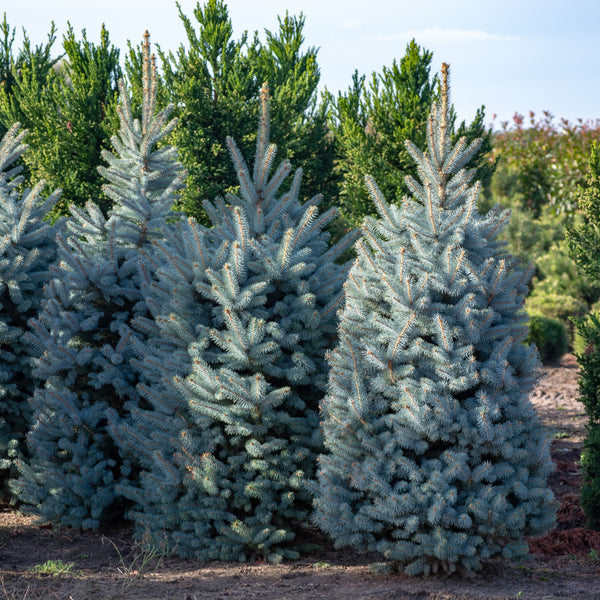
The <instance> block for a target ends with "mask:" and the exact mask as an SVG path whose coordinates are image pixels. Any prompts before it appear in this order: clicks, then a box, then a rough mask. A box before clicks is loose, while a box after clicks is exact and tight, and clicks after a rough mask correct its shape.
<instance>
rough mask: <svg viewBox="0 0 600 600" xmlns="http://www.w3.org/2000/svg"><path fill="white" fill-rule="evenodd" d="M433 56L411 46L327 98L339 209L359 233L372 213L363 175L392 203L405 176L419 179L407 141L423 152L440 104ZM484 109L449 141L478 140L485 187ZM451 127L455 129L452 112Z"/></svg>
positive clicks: (487, 137)
mask: <svg viewBox="0 0 600 600" xmlns="http://www.w3.org/2000/svg"><path fill="white" fill-rule="evenodd" d="M432 58H433V53H432V52H431V51H429V50H426V49H425V48H421V46H419V45H418V44H417V43H416V42H415V40H411V41H410V42H409V43H408V44H407V46H406V52H405V54H404V56H402V58H401V59H400V60H399V61H396V60H394V61H393V63H392V65H391V66H390V67H386V66H384V67H383V70H382V72H381V73H375V72H374V73H372V75H371V78H370V80H369V81H366V78H365V76H364V75H362V76H359V74H358V71H356V72H355V73H354V75H353V78H352V84H351V85H350V87H349V88H348V90H347V91H346V92H345V93H339V94H338V97H337V98H336V99H335V98H334V97H333V95H332V94H330V93H328V94H327V97H328V102H329V105H330V107H331V108H330V127H331V129H332V132H333V135H334V145H335V154H336V163H337V175H338V177H339V179H340V206H341V210H342V214H343V216H344V217H345V219H346V220H347V221H348V222H349V223H351V224H352V225H354V226H358V227H360V226H361V224H362V221H363V218H364V217H365V216H367V215H371V216H375V215H376V210H375V206H374V205H373V202H372V201H371V198H370V196H369V192H368V190H367V188H366V186H365V185H364V178H365V176H366V175H367V174H370V175H371V176H373V177H374V178H375V179H376V180H377V182H378V185H379V187H380V189H381V190H382V192H383V194H384V195H385V197H386V198H390V199H391V202H395V201H396V199H400V198H402V196H404V194H406V193H407V191H408V188H407V187H406V185H405V177H406V175H412V176H413V177H416V176H417V170H416V166H415V164H414V162H413V161H412V159H411V156H410V154H409V152H408V150H407V149H406V148H405V142H406V140H410V141H411V142H412V143H413V144H415V145H416V146H417V147H418V148H420V149H423V148H424V147H425V146H426V143H427V140H426V138H427V117H428V115H429V111H430V109H431V105H432V103H433V102H434V101H435V100H437V99H438V95H439V89H438V88H439V80H438V75H437V74H433V75H432V74H431V61H432ZM483 119H484V109H483V107H481V109H479V110H478V111H477V113H476V115H475V118H474V119H473V121H472V122H471V123H470V124H469V125H467V124H466V123H465V122H464V121H463V122H462V123H461V124H460V125H459V126H458V128H457V131H456V133H453V140H454V141H457V140H458V139H459V138H460V137H463V136H464V137H466V138H467V140H468V141H472V140H474V139H476V138H482V140H483V141H482V143H481V145H480V147H479V150H478V152H477V154H476V156H474V157H473V163H472V165H473V167H474V168H477V170H478V179H480V180H482V182H484V183H485V182H487V181H488V180H489V178H490V177H491V175H492V173H493V171H494V163H492V162H490V160H489V153H490V151H491V132H490V131H486V130H485V125H484V122H483ZM450 121H451V124H452V127H453V126H454V121H455V118H454V112H453V111H451V117H450Z"/></svg>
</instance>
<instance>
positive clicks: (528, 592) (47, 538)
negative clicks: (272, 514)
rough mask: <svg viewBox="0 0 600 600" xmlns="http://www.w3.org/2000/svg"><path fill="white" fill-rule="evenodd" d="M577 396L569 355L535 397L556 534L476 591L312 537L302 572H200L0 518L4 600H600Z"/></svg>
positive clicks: (597, 544) (111, 539) (476, 585)
mask: <svg viewBox="0 0 600 600" xmlns="http://www.w3.org/2000/svg"><path fill="white" fill-rule="evenodd" d="M577 396H578V388H577V364H576V362H575V360H574V359H573V357H572V356H570V355H567V356H565V357H563V359H562V360H561V361H560V362H558V363H557V364H554V365H550V366H548V367H545V368H544V374H543V377H542V378H541V380H540V382H539V385H538V386H537V388H536V389H535V391H534V393H533V394H532V401H533V403H534V404H535V406H536V407H537V409H538V411H539V414H540V416H541V418H542V419H543V421H544V423H545V424H546V425H547V426H548V427H549V428H551V429H552V431H553V433H554V435H555V440H554V442H553V446H552V455H553V458H554V460H555V462H556V465H557V469H556V471H555V473H554V474H553V475H552V477H551V479H550V486H551V487H552V489H553V491H554V493H555V495H556V497H557V498H558V500H559V501H560V502H561V508H560V510H559V514H558V523H557V528H556V529H554V530H553V531H551V532H550V533H548V534H547V535H546V536H544V537H543V538H537V539H531V540H529V543H530V549H531V551H532V554H531V560H529V561H527V562H522V563H510V562H506V561H502V560H497V561H491V562H490V563H489V564H487V565H486V566H485V568H484V569H483V570H482V571H481V572H479V573H478V574H477V576H476V577H474V578H473V579H464V578H462V577H460V576H457V575H453V576H434V577H428V578H411V577H407V576H405V575H402V574H393V575H381V574H377V573H375V572H373V571H372V570H371V567H370V565H371V564H372V563H373V562H374V561H376V560H377V557H375V556H366V555H359V554H355V553H353V552H351V551H348V550H335V549H333V547H332V545H331V544H330V542H329V541H328V540H327V539H326V538H324V537H323V536H321V535H319V533H318V532H317V531H309V532H307V533H306V534H305V535H307V536H308V538H309V539H310V541H313V542H316V543H319V544H321V545H322V548H323V549H322V550H321V551H319V552H317V553H315V554H312V555H311V556H309V557H306V558H303V559H301V560H298V561H293V562H288V563H285V564H282V565H269V564H258V563H253V564H238V563H222V562H211V563H199V562H197V561H192V560H189V561H187V560H181V559H177V558H172V557H161V556H155V557H150V556H148V555H144V553H143V551H142V550H141V548H140V546H139V545H137V544H136V543H134V541H133V538H132V531H131V529H130V528H129V527H127V526H120V527H118V528H115V529H113V530H110V531H104V532H102V533H90V532H82V531H78V530H74V529H63V528H56V529H53V528H47V527H40V526H37V525H35V523H34V522H33V519H31V518H29V517H24V516H22V515H20V514H18V513H15V512H14V511H10V509H9V508H8V507H4V509H3V508H2V507H0V600H6V599H9V600H38V599H40V600H41V599H42V598H43V599H44V600H52V599H57V600H87V599H90V600H105V599H115V600H116V599H132V600H154V599H156V600H159V599H160V600H164V599H173V600H201V599H212V600H227V599H230V598H235V599H259V598H260V599H264V600H285V599H289V600H291V599H294V600H320V599H323V600H325V599H327V600H367V599H375V598H378V599H385V600H394V599H398V600H400V599H402V600H417V599H418V600H475V599H478V600H483V599H494V600H501V599H509V598H510V599H511V600H512V599H517V598H518V599H520V600H525V599H527V600H533V599H535V600H551V599H559V598H560V599H561V600H567V599H568V600H594V599H596V600H600V558H598V555H599V554H600V532H593V531H590V530H588V529H585V518H584V516H583V512H582V510H581V508H580V506H579V503H578V498H579V488H580V486H581V472H580V463H579V458H580V454H581V449H582V446H583V438H584V436H585V424H586V416H585V413H584V411H583V406H582V405H581V404H580V403H579V402H578V400H577ZM144 560H145V561H146V562H145V563H144V562H143V561H144ZM47 561H62V563H63V564H66V565H69V564H71V563H72V565H71V566H70V567H69V568H68V569H67V570H68V572H67V573H65V574H59V573H58V570H59V569H58V568H57V567H55V568H54V570H53V572H51V573H49V574H44V573H39V572H36V571H39V570H40V566H41V565H44V564H46V563H47ZM50 571H52V569H50Z"/></svg>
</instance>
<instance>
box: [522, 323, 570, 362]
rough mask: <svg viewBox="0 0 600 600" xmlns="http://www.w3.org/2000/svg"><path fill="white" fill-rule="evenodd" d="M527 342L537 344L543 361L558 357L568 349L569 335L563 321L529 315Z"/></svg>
mask: <svg viewBox="0 0 600 600" xmlns="http://www.w3.org/2000/svg"><path fill="white" fill-rule="evenodd" d="M527 343H529V344H531V343H533V344H535V345H536V346H537V349H538V350H539V353H540V357H541V359H542V360H543V361H544V362H551V361H553V360H556V359H558V358H560V357H561V356H562V355H563V354H564V353H565V352H567V350H568V349H569V337H568V335H567V329H566V327H565V325H564V323H563V322H562V321H561V320H559V319H555V318H553V317H546V316H543V315H533V316H532V317H531V320H530V322H529V335H528V337H527Z"/></svg>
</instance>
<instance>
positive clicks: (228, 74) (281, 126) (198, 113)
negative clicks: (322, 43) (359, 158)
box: [160, 0, 332, 223]
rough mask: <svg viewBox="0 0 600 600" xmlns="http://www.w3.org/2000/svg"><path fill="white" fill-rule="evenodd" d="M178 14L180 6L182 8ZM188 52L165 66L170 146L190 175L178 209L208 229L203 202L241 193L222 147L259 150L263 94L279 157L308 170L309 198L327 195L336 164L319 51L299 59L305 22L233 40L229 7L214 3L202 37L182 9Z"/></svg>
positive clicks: (286, 22) (293, 20) (199, 12)
mask: <svg viewBox="0 0 600 600" xmlns="http://www.w3.org/2000/svg"><path fill="white" fill-rule="evenodd" d="M178 6H179V5H178ZM179 16H180V18H181V20H182V22H183V25H184V28H185V32H186V37H187V42H188V47H187V48H186V47H184V46H183V45H181V46H180V47H179V49H178V50H177V52H176V53H175V54H173V53H172V52H170V53H169V54H168V55H166V54H165V53H163V52H160V56H161V58H162V63H163V69H164V75H165V86H166V88H167V90H168V93H169V94H170V98H171V101H172V102H175V103H176V104H177V112H176V114H177V116H178V117H179V125H178V127H177V128H176V130H175V132H174V135H173V139H172V142H173V143H174V144H175V145H176V146H177V148H178V149H179V152H180V155H181V160H182V162H183V164H184V165H185V167H186V168H187V170H188V173H189V175H188V180H187V188H186V190H185V191H184V193H183V196H182V200H181V203H180V205H179V208H181V209H182V210H183V211H184V212H185V213H186V214H188V215H190V216H193V217H195V218H196V219H197V220H198V221H199V222H201V223H208V220H207V217H206V213H205V212H204V209H203V208H202V202H203V201H204V200H207V199H213V198H217V197H223V196H224V195H225V194H226V193H227V192H233V191H235V190H236V189H238V182H237V179H236V173H235V170H234V169H233V167H232V166H231V163H230V161H229V160H228V156H227V148H226V146H225V139H226V137H227V136H232V137H235V139H236V140H237V143H238V145H239V146H240V149H241V151H242V153H244V154H247V153H248V152H251V151H252V147H253V145H254V143H255V142H256V128H255V123H256V120H257V118H258V104H259V103H258V97H259V90H260V86H261V84H262V83H263V82H266V83H267V84H268V85H269V87H270V89H271V90H272V91H273V100H272V108H271V113H272V139H273V142H274V143H276V144H277V146H278V148H279V152H280V154H281V155H282V156H283V157H285V158H288V159H290V160H294V161H297V162H298V163H300V164H302V165H303V169H304V173H305V177H304V186H303V191H304V193H305V194H306V198H309V197H311V196H313V195H315V194H316V193H317V192H324V193H328V190H327V189H323V188H324V187H325V186H324V183H325V181H326V180H327V179H328V177H329V171H330V165H331V160H332V155H331V150H330V148H329V145H328V142H327V139H326V119H325V111H324V110H323V109H322V108H318V107H317V106H316V89H317V84H318V82H319V77H320V74H319V69H318V66H317V62H316V54H317V50H316V49H315V48H312V47H311V48H308V49H306V50H305V51H302V44H303V42H304V38H303V34H302V30H303V27H304V17H303V16H302V15H300V16H299V17H293V16H289V15H288V14H287V13H286V16H285V17H284V18H280V19H279V30H278V31H276V32H271V31H267V32H266V42H265V44H264V45H263V44H261V43H260V42H259V40H258V35H257V34H256V33H255V35H254V37H253V38H252V39H248V35H247V33H244V34H243V35H242V36H241V37H240V39H239V40H235V39H234V38H233V26H232V23H231V20H230V18H229V12H228V10H227V7H226V4H225V3H224V2H223V1H222V0H209V1H208V2H206V3H205V4H204V6H201V5H200V4H199V3H198V5H197V7H196V9H195V10H194V16H195V18H196V21H197V26H198V28H197V30H196V29H195V28H194V24H193V23H192V21H191V19H190V18H189V17H187V16H186V15H185V14H184V13H183V12H182V10H181V7H179Z"/></svg>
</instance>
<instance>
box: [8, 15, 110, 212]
mask: <svg viewBox="0 0 600 600" xmlns="http://www.w3.org/2000/svg"><path fill="white" fill-rule="evenodd" d="M54 31H55V30H54V27H53V28H52V30H51V33H50V34H49V41H48V43H47V44H46V46H44V47H41V48H40V47H38V48H36V49H35V50H33V51H32V50H31V46H30V43H29V40H28V39H27V38H26V39H25V43H24V50H23V51H22V52H21V54H20V55H19V57H18V59H17V60H16V61H15V60H13V61H11V62H12V67H11V72H10V74H11V84H10V86H3V87H2V88H1V89H0V123H2V124H3V126H4V127H8V126H9V125H10V124H12V123H13V122H16V121H19V122H21V123H22V124H23V126H24V127H26V128H27V129H28V131H29V140H28V141H29V143H30V146H31V151H30V152H29V153H28V154H27V155H26V156H25V163H26V166H27V169H28V173H29V176H30V177H32V178H34V179H35V180H43V181H45V183H46V187H47V189H55V188H60V189H61V190H62V198H61V200H60V202H59V203H58V204H57V207H56V208H55V211H54V214H55V216H56V215H57V214H66V213H67V212H68V207H69V206H70V205H72V204H74V205H76V206H83V205H84V204H85V203H86V202H87V201H89V200H93V201H94V202H97V203H98V204H99V205H100V207H101V209H102V210H103V211H104V212H105V213H106V212H107V211H108V208H109V207H110V203H109V201H108V199H107V198H106V196H105V195H104V194H103V193H102V181H101V178H100V176H99V174H98V172H97V169H96V167H97V166H98V164H100V163H101V153H102V150H103V149H105V148H107V147H109V145H110V141H109V140H110V136H111V134H112V133H113V131H114V128H115V124H116V123H117V121H118V120H117V118H116V116H115V115H116V112H115V106H116V94H117V81H118V79H119V78H120V77H121V69H120V66H119V50H118V49H116V48H115V47H114V46H112V44H111V43H110V40H109V35H108V32H107V30H106V29H105V28H104V27H102V30H101V32H100V43H99V44H98V45H95V44H93V43H92V42H90V41H88V39H87V35H86V32H85V30H84V31H83V33H82V38H81V40H78V39H77V38H76V36H75V33H74V31H73V29H72V27H71V26H69V29H68V31H67V34H66V35H65V36H64V38H63V49H64V52H65V53H64V55H63V58H62V59H61V60H60V61H58V60H57V59H50V52H51V47H52V44H53V42H54V39H55V38H54ZM4 35H5V37H6V27H5V33H4Z"/></svg>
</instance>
